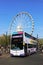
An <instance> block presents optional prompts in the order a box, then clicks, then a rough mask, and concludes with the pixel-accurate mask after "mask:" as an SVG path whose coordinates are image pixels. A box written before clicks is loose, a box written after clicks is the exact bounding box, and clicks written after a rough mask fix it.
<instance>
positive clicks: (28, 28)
mask: <svg viewBox="0 0 43 65" xmlns="http://www.w3.org/2000/svg"><path fill="white" fill-rule="evenodd" d="M15 31H25V32H27V33H29V34H31V35H32V34H33V31H34V20H33V18H32V16H31V15H30V13H28V12H20V13H18V14H17V15H16V16H14V17H13V19H12V21H11V23H10V27H9V31H8V33H9V34H12V33H13V32H15Z"/></svg>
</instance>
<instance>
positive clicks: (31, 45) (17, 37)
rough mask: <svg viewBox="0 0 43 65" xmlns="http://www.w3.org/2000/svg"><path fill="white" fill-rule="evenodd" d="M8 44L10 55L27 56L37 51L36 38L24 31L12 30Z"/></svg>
mask: <svg viewBox="0 0 43 65" xmlns="http://www.w3.org/2000/svg"><path fill="white" fill-rule="evenodd" d="M10 44H11V48H10V54H11V56H27V55H30V54H31V53H34V52H37V39H36V38H35V37H33V36H31V35H30V34H28V33H26V32H14V33H13V34H12V35H11V43H10Z"/></svg>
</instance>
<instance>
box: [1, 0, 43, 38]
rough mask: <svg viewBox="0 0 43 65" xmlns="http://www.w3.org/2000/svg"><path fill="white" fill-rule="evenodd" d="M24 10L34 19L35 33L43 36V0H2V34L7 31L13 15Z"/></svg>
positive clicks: (40, 36)
mask: <svg viewBox="0 0 43 65" xmlns="http://www.w3.org/2000/svg"><path fill="white" fill-rule="evenodd" d="M22 11H25V12H29V13H30V14H31V15H32V17H33V19H34V23H35V29H34V33H33V35H34V36H35V37H37V34H38V36H39V38H43V0H0V35H1V34H4V33H6V31H7V30H8V28H9V24H10V23H11V20H12V18H13V16H15V15H16V14H17V13H19V12H22Z"/></svg>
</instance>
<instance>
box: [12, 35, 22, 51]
mask: <svg viewBox="0 0 43 65" xmlns="http://www.w3.org/2000/svg"><path fill="white" fill-rule="evenodd" d="M11 49H16V50H20V49H23V35H22V34H15V35H12V40H11Z"/></svg>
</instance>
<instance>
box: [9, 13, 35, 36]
mask: <svg viewBox="0 0 43 65" xmlns="http://www.w3.org/2000/svg"><path fill="white" fill-rule="evenodd" d="M21 14H26V15H28V17H30V19H31V22H32V31H31V35H32V34H33V31H34V20H33V18H32V16H31V15H30V13H28V12H20V13H18V14H17V15H16V16H14V17H13V20H12V21H11V25H10V29H9V30H11V27H12V24H13V22H14V20H15V18H16V17H17V16H19V15H21Z"/></svg>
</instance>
